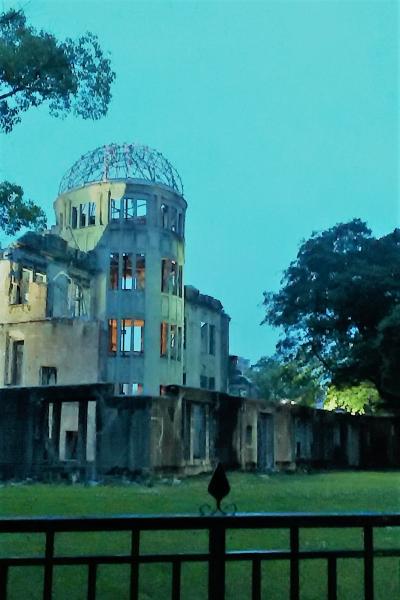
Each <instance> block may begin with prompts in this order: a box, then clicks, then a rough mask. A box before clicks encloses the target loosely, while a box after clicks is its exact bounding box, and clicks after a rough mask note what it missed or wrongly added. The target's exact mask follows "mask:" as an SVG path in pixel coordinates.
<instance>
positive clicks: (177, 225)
mask: <svg viewBox="0 0 400 600" xmlns="http://www.w3.org/2000/svg"><path fill="white" fill-rule="evenodd" d="M121 215H122V218H123V220H124V221H132V220H133V221H136V222H137V223H142V224H143V223H146V217H147V201H146V200H143V199H139V198H122V200H121V199H118V200H116V199H114V198H110V202H109V221H120V219H121ZM95 224H96V203H95V202H85V203H82V204H80V205H79V208H78V207H77V206H73V207H72V209H71V227H72V229H78V228H83V227H89V226H90V225H95ZM102 224H103V223H101V219H100V225H102ZM60 225H61V227H63V214H62V213H61V214H60ZM161 226H162V228H163V229H168V230H170V231H174V232H175V233H177V234H178V235H180V236H182V235H183V213H182V212H179V211H178V209H177V208H175V207H174V206H168V205H167V204H162V205H161Z"/></svg>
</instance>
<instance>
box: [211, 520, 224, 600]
mask: <svg viewBox="0 0 400 600" xmlns="http://www.w3.org/2000/svg"><path fill="white" fill-rule="evenodd" d="M214 518H215V525H213V526H212V527H211V529H210V530H209V552H210V559H209V566H208V599H209V600H224V598H225V527H224V525H222V524H221V523H218V520H219V517H214Z"/></svg>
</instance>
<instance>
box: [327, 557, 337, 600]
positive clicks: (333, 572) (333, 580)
mask: <svg viewBox="0 0 400 600" xmlns="http://www.w3.org/2000/svg"><path fill="white" fill-rule="evenodd" d="M336 565H337V561H336V557H335V556H331V557H329V558H328V600H337V569H336Z"/></svg>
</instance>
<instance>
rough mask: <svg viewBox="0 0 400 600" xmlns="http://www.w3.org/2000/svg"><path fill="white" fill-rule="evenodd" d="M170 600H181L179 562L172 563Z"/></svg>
mask: <svg viewBox="0 0 400 600" xmlns="http://www.w3.org/2000/svg"><path fill="white" fill-rule="evenodd" d="M171 598H172V600H180V599H181V561H180V560H176V561H174V562H173V563H172V596H171Z"/></svg>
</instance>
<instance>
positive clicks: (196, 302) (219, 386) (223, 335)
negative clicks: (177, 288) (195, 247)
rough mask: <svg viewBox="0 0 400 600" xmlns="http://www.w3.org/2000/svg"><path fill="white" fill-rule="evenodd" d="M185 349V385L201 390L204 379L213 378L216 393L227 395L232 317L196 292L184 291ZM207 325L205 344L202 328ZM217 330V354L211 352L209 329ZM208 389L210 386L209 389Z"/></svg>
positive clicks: (217, 301)
mask: <svg viewBox="0 0 400 600" xmlns="http://www.w3.org/2000/svg"><path fill="white" fill-rule="evenodd" d="M185 320H186V333H185V339H186V348H185V350H184V360H185V366H184V368H185V372H186V385H187V386H189V387H193V388H196V387H197V388H199V387H204V386H201V377H202V376H203V377H205V378H207V382H209V378H210V377H211V378H214V380H215V386H214V388H213V389H214V390H215V391H219V392H226V390H227V384H228V358H229V351H228V345H229V317H228V315H226V314H225V313H224V311H223V308H222V305H221V303H220V302H219V300H216V299H215V298H212V297H211V296H206V295H204V294H200V293H199V291H198V290H197V289H196V288H193V287H191V286H188V287H187V288H186V289H185ZM202 323H205V324H206V327H207V328H208V329H207V335H206V340H205V342H204V341H202V333H201V324H202ZM210 325H213V326H214V331H215V340H214V343H215V350H214V353H211V352H210V338H209V335H210V334H209V326H210ZM206 387H207V388H209V386H208V385H207V386H206Z"/></svg>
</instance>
